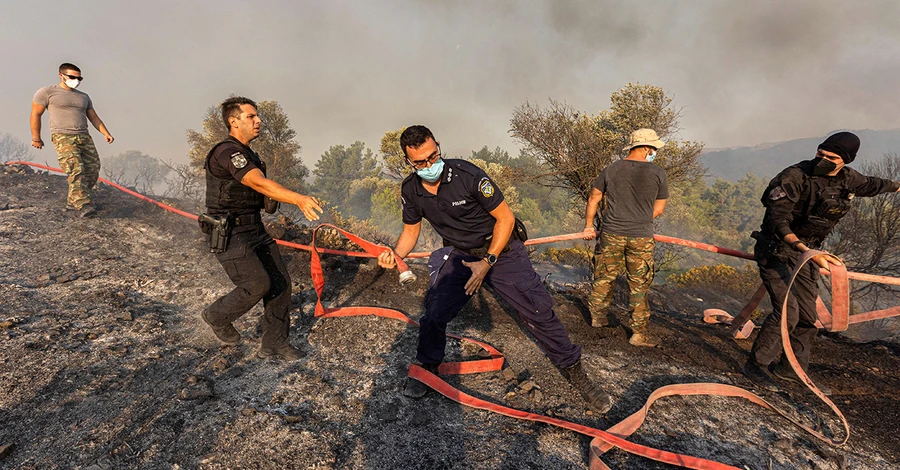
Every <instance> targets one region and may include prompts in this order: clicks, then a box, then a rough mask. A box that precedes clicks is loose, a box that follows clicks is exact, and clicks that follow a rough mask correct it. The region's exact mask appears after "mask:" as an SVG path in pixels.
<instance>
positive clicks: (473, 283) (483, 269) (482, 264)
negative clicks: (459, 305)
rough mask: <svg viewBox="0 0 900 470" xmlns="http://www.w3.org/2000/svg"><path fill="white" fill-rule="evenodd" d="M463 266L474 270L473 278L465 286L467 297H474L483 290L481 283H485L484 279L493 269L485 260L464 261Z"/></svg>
mask: <svg viewBox="0 0 900 470" xmlns="http://www.w3.org/2000/svg"><path fill="white" fill-rule="evenodd" d="M462 264H463V266H465V267H467V268H469V269H471V270H472V277H470V278H469V281H468V282H466V286H465V287H466V295H472V294H474V293H476V292H478V289H480V288H481V283H482V282H484V278H485V276H487V273H488V271H489V270H490V269H491V265H489V264H488V263H487V261H485V260H483V259H480V260H478V261H463V262H462Z"/></svg>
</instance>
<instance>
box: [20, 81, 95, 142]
mask: <svg viewBox="0 0 900 470" xmlns="http://www.w3.org/2000/svg"><path fill="white" fill-rule="evenodd" d="M33 101H34V102H35V103H37V104H39V105H41V106H43V107H45V108H47V111H48V112H49V113H50V133H51V134H87V133H88V120H87V114H86V113H87V110H89V109H94V105H93V103H91V97H90V96H88V95H87V93H84V92H81V91H78V90H66V89H63V88H62V87H60V86H59V84H57V85H50V86H45V87H43V88H41V89H40V90H38V91H37V92H36V93H35V94H34V100H33Z"/></svg>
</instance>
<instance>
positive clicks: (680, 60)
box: [0, 0, 900, 166]
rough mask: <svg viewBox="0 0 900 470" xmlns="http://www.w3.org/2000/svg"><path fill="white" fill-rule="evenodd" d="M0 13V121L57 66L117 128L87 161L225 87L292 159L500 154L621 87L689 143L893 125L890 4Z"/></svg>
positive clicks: (196, 107) (46, 7)
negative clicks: (410, 148)
mask: <svg viewBox="0 0 900 470" xmlns="http://www.w3.org/2000/svg"><path fill="white" fill-rule="evenodd" d="M0 12H2V13H0V44H2V50H3V54H2V57H3V61H2V63H3V67H2V68H0V84H2V91H0V110H2V111H3V112H2V113H0V132H8V133H10V134H12V135H13V136H15V137H17V138H20V139H22V140H23V141H25V142H28V141H29V140H30V133H29V129H28V115H29V110H30V101H31V98H32V95H33V93H34V92H35V90H37V89H38V88H39V87H41V86H45V85H50V84H53V83H56V82H57V81H58V77H57V71H56V68H57V66H58V65H59V63H61V62H64V61H71V62H73V63H75V64H77V65H79V66H80V67H81V68H82V71H83V75H84V76H85V80H84V82H83V84H82V86H81V90H83V91H85V92H87V93H89V94H90V95H91V97H92V99H93V100H94V104H95V106H96V109H97V111H98V113H99V115H100V116H101V117H102V118H103V119H104V121H105V122H106V124H107V125H108V127H109V129H110V130H111V132H112V133H113V135H114V136H115V137H116V139H117V140H116V142H115V143H114V144H113V145H112V146H107V145H106V144H103V145H99V146H98V147H99V149H100V151H101V154H105V155H108V154H112V153H119V152H122V151H124V150H127V149H141V150H142V151H144V152H146V153H148V154H150V155H152V156H154V157H157V158H161V159H167V160H169V159H172V160H186V154H187V150H188V145H187V142H186V140H185V130H186V129H188V128H194V129H197V128H199V127H200V123H201V121H202V119H203V116H204V113H205V111H206V109H207V108H208V107H209V106H211V105H215V104H217V103H219V102H220V101H221V100H222V99H224V98H226V97H227V96H228V95H229V94H232V93H236V94H242V95H246V96H249V97H252V98H254V99H256V100H276V101H278V102H279V103H280V104H281V105H282V106H283V107H284V110H285V112H286V113H287V115H288V116H289V117H290V119H291V124H292V127H294V128H295V129H296V130H297V132H298V140H299V142H300V144H301V145H302V146H303V151H302V154H301V155H302V157H303V159H304V161H305V162H306V163H307V165H310V166H312V164H313V163H314V162H315V161H316V160H318V158H319V156H320V155H321V154H322V153H323V152H324V151H326V150H327V149H328V148H329V146H331V145H334V144H349V143H352V142H353V141H356V140H362V141H364V142H366V144H368V145H369V146H370V147H376V148H377V145H378V139H379V138H380V137H381V135H382V134H383V133H384V132H385V131H387V130H392V129H397V128H400V127H402V126H404V125H408V124H412V123H424V124H427V125H429V126H431V127H432V128H433V130H434V131H435V132H436V133H437V135H438V138H439V139H440V140H441V141H442V143H443V144H444V145H443V147H444V149H445V151H447V152H448V153H450V154H457V155H465V154H468V153H469V152H470V151H471V150H473V149H478V148H481V147H482V146H484V145H487V146H490V147H492V148H493V147H495V146H500V147H502V148H504V149H507V150H508V151H509V152H510V153H511V154H515V153H517V149H516V143H515V142H514V141H513V140H512V138H511V137H510V136H509V134H508V133H507V131H508V129H509V126H510V124H509V120H510V115H511V112H512V110H513V109H514V108H515V107H516V106H518V105H520V104H522V103H523V102H525V101H526V100H530V101H532V102H535V103H538V104H541V105H543V104H546V103H547V100H548V98H553V99H556V100H560V101H565V102H567V103H568V104H570V105H572V106H573V107H575V108H577V109H580V110H584V111H585V112H597V111H599V110H601V109H605V108H606V107H608V106H609V96H610V94H611V93H612V92H614V91H615V90H616V89H617V88H619V87H622V86H624V85H625V84H627V83H629V82H640V83H648V84H653V85H658V86H661V87H662V88H663V89H664V90H665V91H666V92H667V93H669V94H670V95H671V96H673V97H674V99H675V103H674V104H675V105H676V106H678V107H682V108H683V117H682V119H681V120H680V124H681V127H682V130H681V137H682V138H685V139H692V140H699V141H702V142H705V143H706V146H707V148H717V147H728V146H738V145H754V144H758V143H761V142H766V141H778V140H785V139H792V138H798V137H809V136H819V135H824V134H825V133H827V132H829V131H831V130H833V129H839V128H849V129H862V128H875V129H878V128H894V127H898V122H900V110H898V109H900V107H898V106H897V103H896V97H897V96H900V80H897V76H898V71H900V70H898V69H900V25H898V22H897V18H900V2H896V1H893V0H885V1H867V2H843V1H837V0H828V1H823V0H816V1H789V2H783V1H754V2H745V1H719V0H708V1H699V0H690V1H643V2H629V1H624V0H622V1H590V0H585V1H528V2H526V1H490V2H485V1H454V2H444V1H379V2H350V1H328V2H324V1H322V2H296V1H287V0H284V1H256V2H249V1H243V2H238V1H219V2H214V3H213V2H183V1H155V2H121V1H113V0H98V1H91V2H60V1H29V2H12V1H5V2H2V4H0ZM44 121H45V122H44V134H45V135H44V138H45V140H47V139H48V137H49V134H48V132H47V129H46V128H47V125H48V123H47V122H46V121H47V119H46V118H45V119H44ZM37 155H38V156H39V157H40V158H39V159H40V160H44V159H46V160H48V161H51V162H52V161H53V160H54V159H55V155H53V149H52V148H45V149H44V150H42V151H40V152H39V153H37ZM43 157H46V158H43Z"/></svg>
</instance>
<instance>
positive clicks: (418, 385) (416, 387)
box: [403, 364, 440, 398]
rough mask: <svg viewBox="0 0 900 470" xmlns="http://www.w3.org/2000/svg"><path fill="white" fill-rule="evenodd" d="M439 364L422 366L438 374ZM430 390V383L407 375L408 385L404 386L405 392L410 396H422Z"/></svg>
mask: <svg viewBox="0 0 900 470" xmlns="http://www.w3.org/2000/svg"><path fill="white" fill-rule="evenodd" d="M439 365H440V364H422V368H423V369H425V370H427V371H428V372H431V373H432V374H434V375H437V373H438V372H437V370H438V366H439ZM428 390H430V389H429V388H428V385H425V384H423V383H422V382H419V381H418V380H416V379H414V378H412V377H407V378H406V386H404V387H403V394H404V395H406V396H408V397H410V398H422V397H424V396H425V394H426V393H428Z"/></svg>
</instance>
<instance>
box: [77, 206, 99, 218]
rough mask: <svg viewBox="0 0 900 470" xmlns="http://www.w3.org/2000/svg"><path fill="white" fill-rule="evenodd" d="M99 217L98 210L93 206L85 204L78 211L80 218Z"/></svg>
mask: <svg viewBox="0 0 900 470" xmlns="http://www.w3.org/2000/svg"><path fill="white" fill-rule="evenodd" d="M95 215H97V209H94V206H93V205H92V204H85V205H83V206H81V209H78V217H94V216H95Z"/></svg>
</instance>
